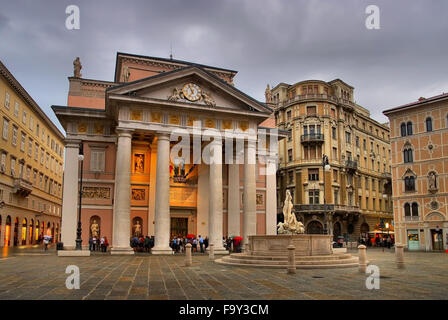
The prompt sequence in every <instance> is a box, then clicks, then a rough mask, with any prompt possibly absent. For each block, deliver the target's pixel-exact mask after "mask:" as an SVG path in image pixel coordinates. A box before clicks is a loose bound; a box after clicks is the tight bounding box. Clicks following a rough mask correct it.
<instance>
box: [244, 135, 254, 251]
mask: <svg viewBox="0 0 448 320" xmlns="http://www.w3.org/2000/svg"><path fill="white" fill-rule="evenodd" d="M255 145H256V144H255V140H252V139H250V138H249V140H248V141H247V142H246V143H245V144H244V189H243V206H244V216H243V244H246V243H249V236H252V235H256V234H257V212H256V209H257V207H256V196H255V194H256V188H257V186H256V180H255V179H256V177H255V159H256V156H255Z"/></svg>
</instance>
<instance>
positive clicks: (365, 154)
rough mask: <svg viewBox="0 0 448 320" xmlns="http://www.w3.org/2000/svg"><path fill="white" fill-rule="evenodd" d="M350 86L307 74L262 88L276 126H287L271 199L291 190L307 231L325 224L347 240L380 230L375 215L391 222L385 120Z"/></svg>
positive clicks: (387, 132)
mask: <svg viewBox="0 0 448 320" xmlns="http://www.w3.org/2000/svg"><path fill="white" fill-rule="evenodd" d="M267 90H268V89H267ZM353 91H354V88H353V87H352V86H350V85H348V84H346V83H345V82H343V81H342V80H340V79H336V80H333V81H330V82H324V81H319V80H309V81H302V82H298V83H296V84H294V85H289V84H285V83H280V84H278V85H277V86H276V87H274V88H273V89H272V91H271V92H270V93H269V94H267V95H266V97H267V100H270V101H268V102H270V105H271V106H272V107H273V108H274V109H275V118H276V125H277V128H279V129H283V130H288V131H289V132H290V135H289V137H288V138H287V139H284V140H282V141H281V142H280V143H279V155H280V158H279V170H278V172H277V188H278V195H277V199H278V201H279V203H278V205H277V207H278V208H281V202H280V201H281V200H282V199H283V195H284V194H285V191H286V190H290V192H291V194H292V195H293V202H294V205H295V206H294V209H295V213H296V215H297V218H298V219H299V220H301V221H302V222H303V223H304V225H305V227H306V232H307V233H322V232H323V231H324V228H325V227H326V228H327V230H328V232H329V233H332V234H333V235H334V239H335V240H336V239H337V238H338V237H340V236H344V238H345V239H346V241H356V240H358V239H359V237H360V235H362V236H364V237H366V238H367V239H368V238H372V237H374V236H375V233H376V234H378V233H383V230H382V229H381V230H378V225H379V224H380V222H381V220H383V221H384V223H385V224H387V223H388V224H389V225H390V227H389V230H388V231H392V230H393V228H392V203H391V195H392V190H391V174H390V172H391V171H390V170H391V167H390V144H389V127H388V125H387V124H381V123H379V122H377V121H375V120H373V119H372V118H370V112H369V111H368V110H366V109H365V108H363V107H361V106H359V105H357V104H356V103H355V102H354V98H353ZM324 155H326V156H327V157H328V164H329V165H330V168H328V166H327V169H326V170H324V166H323V156H324ZM278 218H279V220H281V215H279V217H278Z"/></svg>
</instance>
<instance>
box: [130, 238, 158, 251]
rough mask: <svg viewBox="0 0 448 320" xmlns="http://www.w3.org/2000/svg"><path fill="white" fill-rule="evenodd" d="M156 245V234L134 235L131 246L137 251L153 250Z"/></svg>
mask: <svg viewBox="0 0 448 320" xmlns="http://www.w3.org/2000/svg"><path fill="white" fill-rule="evenodd" d="M152 247H154V236H151V237H150V236H143V235H141V236H140V237H137V236H134V237H132V238H131V248H133V249H134V251H136V252H148V253H149V252H151V248H152Z"/></svg>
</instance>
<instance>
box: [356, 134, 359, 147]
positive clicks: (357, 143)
mask: <svg viewBox="0 0 448 320" xmlns="http://www.w3.org/2000/svg"><path fill="white" fill-rule="evenodd" d="M356 147H357V148H359V137H358V136H356Z"/></svg>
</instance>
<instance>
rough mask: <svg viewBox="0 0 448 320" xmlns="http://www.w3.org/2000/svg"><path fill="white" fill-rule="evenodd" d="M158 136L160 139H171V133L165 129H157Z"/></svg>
mask: <svg viewBox="0 0 448 320" xmlns="http://www.w3.org/2000/svg"><path fill="white" fill-rule="evenodd" d="M156 137H157V139H159V140H169V139H170V134H169V133H168V132H165V131H157V132H156Z"/></svg>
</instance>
